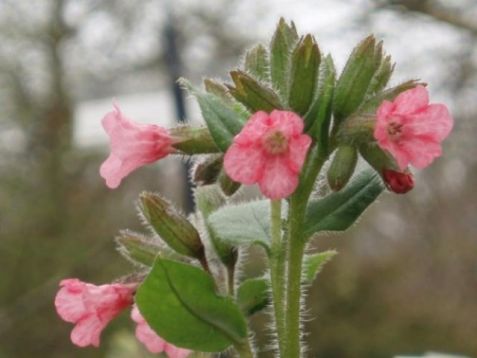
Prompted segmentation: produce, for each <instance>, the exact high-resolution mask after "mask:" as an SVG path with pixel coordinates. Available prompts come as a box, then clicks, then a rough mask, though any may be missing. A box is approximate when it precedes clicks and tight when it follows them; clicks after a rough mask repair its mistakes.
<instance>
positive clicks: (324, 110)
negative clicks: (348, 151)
mask: <svg viewBox="0 0 477 358" xmlns="http://www.w3.org/2000/svg"><path fill="white" fill-rule="evenodd" d="M319 78H320V80H319V82H318V91H317V96H316V98H315V100H314V102H313V104H312V105H311V107H310V110H309V111H308V113H307V114H306V115H305V128H306V129H307V130H308V129H309V128H310V129H309V132H310V134H311V135H312V136H313V137H314V138H316V139H318V143H320V147H321V148H322V150H323V151H325V152H327V150H328V148H327V147H328V137H329V135H328V132H329V126H330V122H331V112H332V102H333V92H334V89H335V83H336V70H335V65H334V63H333V58H332V57H331V55H328V56H326V57H325V59H324V61H323V62H322V63H321V66H320V76H319Z"/></svg>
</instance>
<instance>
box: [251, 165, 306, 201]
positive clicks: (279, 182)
mask: <svg viewBox="0 0 477 358" xmlns="http://www.w3.org/2000/svg"><path fill="white" fill-rule="evenodd" d="M258 184H259V186H260V190H261V192H262V193H263V195H265V196H266V197H267V198H269V199H272V200H276V199H283V198H286V197H288V196H290V195H291V194H292V193H293V192H294V191H295V189H296V187H297V186H298V174H297V173H296V172H295V171H294V170H292V169H291V168H290V167H289V166H288V165H287V160H284V159H283V158H282V157H271V158H270V159H268V160H267V162H266V164H265V168H264V171H263V176H262V178H261V179H260V180H259V182H258Z"/></svg>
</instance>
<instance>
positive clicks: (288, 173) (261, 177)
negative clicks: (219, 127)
mask: <svg viewBox="0 0 477 358" xmlns="http://www.w3.org/2000/svg"><path fill="white" fill-rule="evenodd" d="M310 144H311V138H310V137H309V136H308V135H306V134H303V120H302V119H301V118H300V117H299V116H298V115H297V114H295V113H293V112H289V111H278V110H275V111H273V112H272V113H270V114H268V113H266V112H262V111H260V112H256V113H255V114H253V115H252V116H251V117H250V119H249V120H248V122H247V124H245V126H244V127H243V129H242V131H241V132H240V133H239V134H238V135H237V136H235V138H234V141H233V143H232V145H231V146H230V147H229V149H228V150H227V152H226V153H225V158H224V168H225V171H226V173H227V174H228V175H229V176H230V177H231V178H232V179H233V180H235V181H237V182H240V183H242V184H247V185H250V184H255V183H258V185H259V187H260V190H261V191H262V193H263V194H264V195H265V196H266V197H268V198H270V199H280V198H285V197H287V196H289V195H290V194H292V193H293V192H294V191H295V189H296V187H297V185H298V175H299V173H300V170H301V168H302V166H303V162H304V161H305V157H306V153H307V151H308V148H309V147H310Z"/></svg>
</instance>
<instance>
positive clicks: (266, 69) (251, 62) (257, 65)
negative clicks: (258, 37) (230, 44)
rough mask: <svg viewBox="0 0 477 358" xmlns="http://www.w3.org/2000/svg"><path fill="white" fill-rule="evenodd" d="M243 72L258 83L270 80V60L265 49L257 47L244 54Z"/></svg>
mask: <svg viewBox="0 0 477 358" xmlns="http://www.w3.org/2000/svg"><path fill="white" fill-rule="evenodd" d="M245 70H246V71H247V72H248V73H250V74H251V75H252V76H254V77H255V78H256V79H258V80H259V81H269V80H270V60H269V58H268V53H267V49H266V48H265V47H264V46H263V45H260V44H259V45H257V46H255V47H253V48H252V49H251V50H249V51H247V53H246V54H245Z"/></svg>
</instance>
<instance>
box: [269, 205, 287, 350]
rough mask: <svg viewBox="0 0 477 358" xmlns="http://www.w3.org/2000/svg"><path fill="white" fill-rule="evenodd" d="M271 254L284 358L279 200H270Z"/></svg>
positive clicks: (283, 273) (280, 343)
mask: <svg viewBox="0 0 477 358" xmlns="http://www.w3.org/2000/svg"><path fill="white" fill-rule="evenodd" d="M270 205H271V210H270V211H271V220H270V222H271V239H272V242H271V250H270V251H271V252H270V281H271V286H272V295H273V311H274V315H275V324H276V330H277V339H278V349H279V352H280V357H285V355H284V353H285V344H286V326H285V306H284V303H285V301H284V293H285V259H286V257H285V248H284V247H283V242H282V218H281V212H282V203H281V200H271V201H270Z"/></svg>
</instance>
